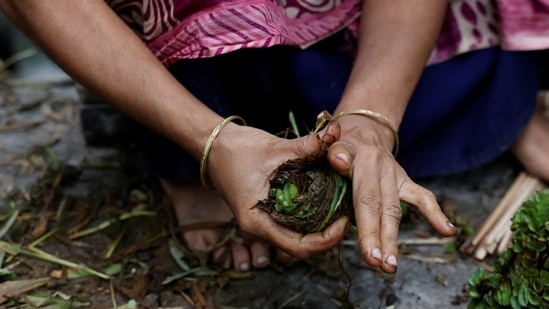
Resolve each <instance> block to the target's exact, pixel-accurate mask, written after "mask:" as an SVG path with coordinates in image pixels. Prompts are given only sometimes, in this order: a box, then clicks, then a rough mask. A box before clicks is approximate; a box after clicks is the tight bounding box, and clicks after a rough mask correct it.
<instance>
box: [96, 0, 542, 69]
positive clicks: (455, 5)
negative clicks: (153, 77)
mask: <svg viewBox="0 0 549 309" xmlns="http://www.w3.org/2000/svg"><path fill="white" fill-rule="evenodd" d="M106 2H107V3H108V4H109V5H110V6H111V7H112V8H113V10H114V11H115V12H116V13H117V14H118V15H119V16H120V17H121V18H122V19H123V20H124V21H125V22H126V23H127V24H128V25H129V26H130V27H131V28H132V29H134V31H135V32H136V33H137V34H138V35H139V36H140V37H141V38H142V39H143V41H144V42H145V43H146V44H147V45H148V47H149V48H150V49H151V51H152V52H153V53H154V54H155V55H156V56H157V57H158V59H159V60H160V61H161V62H162V63H163V64H164V65H166V66H169V65H171V64H173V63H174V62H176V61H177V60H179V59H183V58H205V57H212V56H215V55H219V54H223V53H228V52H230V51H234V50H237V49H241V48H261V47H270V46H274V45H280V44H284V45H292V46H298V47H300V48H305V47H307V46H310V45H312V44H314V43H315V42H318V41H320V40H322V39H323V38H325V37H327V36H329V35H331V34H333V33H335V32H337V31H339V30H341V29H344V28H348V29H349V30H350V31H351V33H353V34H354V35H356V34H357V29H358V27H357V25H358V20H359V18H360V10H361V1H360V0H106ZM495 45H501V46H502V47H503V48H504V49H507V50H534V49H547V48H549V0H450V1H449V6H448V11H447V14H446V19H445V21H444V24H443V27H442V31H441V33H440V36H439V38H438V42H437V46H436V48H435V50H434V51H433V54H432V56H431V59H430V61H429V62H430V63H437V62H441V61H444V60H446V59H448V58H450V57H453V56H455V55H458V54H462V53H465V52H468V51H472V50H477V49H482V48H487V47H491V46H495Z"/></svg>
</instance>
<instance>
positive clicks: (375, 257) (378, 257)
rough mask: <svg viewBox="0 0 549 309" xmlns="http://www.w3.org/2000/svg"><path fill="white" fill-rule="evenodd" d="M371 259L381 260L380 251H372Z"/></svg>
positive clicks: (376, 249)
mask: <svg viewBox="0 0 549 309" xmlns="http://www.w3.org/2000/svg"><path fill="white" fill-rule="evenodd" d="M372 257H373V258H374V259H376V260H381V250H379V248H375V249H374V250H372Z"/></svg>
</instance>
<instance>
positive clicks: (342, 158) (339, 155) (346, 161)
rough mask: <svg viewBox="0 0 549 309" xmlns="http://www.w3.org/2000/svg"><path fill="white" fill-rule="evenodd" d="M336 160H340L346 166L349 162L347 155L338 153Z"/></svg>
mask: <svg viewBox="0 0 549 309" xmlns="http://www.w3.org/2000/svg"><path fill="white" fill-rule="evenodd" d="M335 157H336V158H338V159H339V160H341V161H343V162H344V163H345V164H347V163H348V162H349V157H347V155H346V154H344V153H338V154H336V155H335Z"/></svg>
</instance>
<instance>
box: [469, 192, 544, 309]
mask: <svg viewBox="0 0 549 309" xmlns="http://www.w3.org/2000/svg"><path fill="white" fill-rule="evenodd" d="M511 229H512V230H513V232H514V233H515V234H514V236H513V240H512V243H511V247H510V248H509V249H507V250H506V251H505V252H504V253H503V254H502V255H500V256H499V258H498V260H497V261H496V263H495V265H494V268H493V271H492V272H489V271H486V270H484V269H477V270H476V271H475V272H474V273H473V274H472V276H471V277H470V278H469V295H470V297H471V300H470V303H469V306H468V308H474V309H477V308H513V309H517V308H549V189H548V190H544V191H539V192H537V193H536V194H534V195H532V196H531V197H530V198H529V199H528V200H527V201H526V202H525V203H524V204H523V205H522V207H521V208H520V209H519V210H518V211H517V213H516V214H515V215H514V216H513V219H512V225H511Z"/></svg>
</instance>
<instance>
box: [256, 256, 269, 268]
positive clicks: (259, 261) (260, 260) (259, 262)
mask: <svg viewBox="0 0 549 309" xmlns="http://www.w3.org/2000/svg"><path fill="white" fill-rule="evenodd" d="M255 263H256V264H257V265H259V266H262V265H265V264H267V257H265V256H260V257H258V258H257V259H256V260H255Z"/></svg>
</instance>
